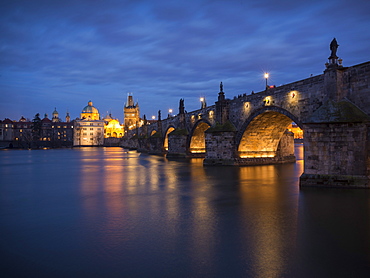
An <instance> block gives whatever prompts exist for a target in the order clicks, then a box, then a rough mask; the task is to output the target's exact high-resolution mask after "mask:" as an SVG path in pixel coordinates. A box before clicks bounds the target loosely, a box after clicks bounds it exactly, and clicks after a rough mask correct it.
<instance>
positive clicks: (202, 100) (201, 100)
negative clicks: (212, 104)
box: [199, 97, 207, 109]
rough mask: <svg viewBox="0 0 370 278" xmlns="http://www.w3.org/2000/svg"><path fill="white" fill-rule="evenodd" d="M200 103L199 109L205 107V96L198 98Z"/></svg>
mask: <svg viewBox="0 0 370 278" xmlns="http://www.w3.org/2000/svg"><path fill="white" fill-rule="evenodd" d="M199 100H200V103H201V107H200V108H201V109H203V108H206V106H207V105H206V100H205V98H204V97H201V98H200V99H199Z"/></svg>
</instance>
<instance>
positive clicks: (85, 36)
mask: <svg viewBox="0 0 370 278" xmlns="http://www.w3.org/2000/svg"><path fill="white" fill-rule="evenodd" d="M369 11H370V1H366V0H363V1H359V0H354V1H340V0H336V1H333V0H328V1H316V0H312V1H305V2H303V1H296V0H295V1H293V0H282V1H272V0H269V1H253V0H252V1H250V0H200V1H176V0H173V1H169V0H166V1H163V0H162V1H161V0H157V1H150V0H146V1H145V0H144V1H140V0H130V1H119V0H110V1H98V0H96V1H91V0H74V1H72V0H64V1H59V0H56V1H47V0H34V1H17V0H14V1H4V0H1V1H0V120H4V118H10V119H12V120H19V119H20V117H21V116H24V117H26V118H30V119H32V118H33V117H34V115H35V114H36V113H40V115H41V116H43V115H44V114H45V113H47V114H48V116H49V118H51V117H52V112H53V111H54V108H56V109H57V111H58V112H59V115H60V117H61V118H64V117H65V115H66V112H67V111H68V112H69V113H70V116H71V118H72V119H74V118H76V117H79V114H80V112H81V110H82V109H83V107H85V106H86V105H87V102H88V101H89V100H91V101H92V102H93V104H94V106H95V107H96V108H98V109H99V112H100V114H101V117H104V116H105V115H106V114H107V113H111V114H112V116H113V117H114V118H118V119H119V120H120V122H122V121H123V106H124V103H125V102H126V100H127V95H128V93H132V95H133V97H134V100H135V102H138V103H139V106H140V114H141V116H143V115H144V114H145V115H146V116H147V118H148V119H150V118H151V116H152V115H155V116H157V113H158V110H161V111H162V115H164V116H165V115H167V113H168V110H169V109H173V111H174V114H176V113H177V112H178V106H179V100H180V98H183V99H184V100H185V109H186V110H187V111H193V110H196V109H199V108H200V106H201V104H200V98H201V97H205V98H206V101H207V104H208V105H212V104H214V102H215V101H216V100H217V94H218V91H219V84H220V82H221V81H222V82H223V85H224V92H225V95H226V97H227V98H233V97H234V96H236V95H238V94H243V93H247V94H250V93H251V91H254V92H259V91H262V90H263V89H264V86H265V79H264V75H263V74H264V72H269V84H271V85H276V86H279V85H282V84H287V83H291V82H294V81H297V80H301V79H305V78H308V77H309V76H311V75H319V74H321V73H322V72H323V71H324V69H325V65H324V64H325V63H326V62H327V58H328V57H329V55H330V49H329V44H330V42H331V40H332V39H333V38H334V37H335V38H336V39H337V41H338V44H339V48H338V52H337V54H338V56H339V57H340V58H342V59H343V65H344V66H353V65H356V64H359V63H363V62H367V61H369V60H370V55H369V53H370V32H369V31H368V30H369V27H370V16H369Z"/></svg>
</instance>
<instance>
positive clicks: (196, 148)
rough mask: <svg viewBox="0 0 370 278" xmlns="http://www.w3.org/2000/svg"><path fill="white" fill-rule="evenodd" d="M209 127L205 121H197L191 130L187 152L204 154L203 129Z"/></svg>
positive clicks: (204, 140) (204, 139)
mask: <svg viewBox="0 0 370 278" xmlns="http://www.w3.org/2000/svg"><path fill="white" fill-rule="evenodd" d="M210 127H211V124H210V123H208V122H206V121H199V122H198V123H197V124H196V125H194V127H193V130H192V132H191V137H190V143H189V152H190V153H192V154H204V153H205V152H206V138H205V133H204V132H205V131H206V130H207V129H208V128H210Z"/></svg>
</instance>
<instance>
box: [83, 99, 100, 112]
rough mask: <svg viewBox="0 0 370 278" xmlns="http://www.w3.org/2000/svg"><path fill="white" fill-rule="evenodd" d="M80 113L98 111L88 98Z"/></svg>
mask: <svg viewBox="0 0 370 278" xmlns="http://www.w3.org/2000/svg"><path fill="white" fill-rule="evenodd" d="M82 113H99V111H98V109H96V108H95V107H94V106H93V103H92V101H91V100H90V101H89V102H88V103H87V106H85V107H84V109H82Z"/></svg>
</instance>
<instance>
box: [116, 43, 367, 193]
mask: <svg viewBox="0 0 370 278" xmlns="http://www.w3.org/2000/svg"><path fill="white" fill-rule="evenodd" d="M330 49H331V55H330V57H329V58H328V62H327V63H326V69H325V71H324V72H323V74H321V75H318V76H312V77H310V78H307V79H303V80H300V81H296V82H293V83H290V84H286V85H282V86H279V87H273V88H269V87H267V86H266V90H264V91H261V92H258V93H252V94H250V95H246V94H244V95H239V96H235V97H234V98H233V99H227V98H226V97H225V92H223V85H222V83H221V84H220V91H219V93H218V100H217V101H216V103H215V104H214V105H211V106H206V105H205V103H204V105H202V108H201V109H199V110H196V111H192V112H189V113H187V112H185V107H184V100H183V99H181V100H180V105H179V113H178V114H177V115H176V116H171V115H169V116H168V117H167V118H165V119H161V115H160V112H159V115H158V116H159V118H158V121H157V122H155V123H152V124H150V125H149V124H148V123H147V122H145V123H144V125H143V126H142V127H140V128H137V129H134V130H131V131H129V132H128V134H126V135H125V138H124V140H123V141H122V146H124V147H129V148H136V149H138V151H141V152H148V153H151V154H166V155H167V157H204V162H203V163H204V165H262V164H278V163H289V162H294V161H295V156H294V140H293V134H292V133H290V132H288V131H287V127H288V125H289V124H290V123H292V122H295V123H296V124H297V125H298V126H299V127H300V128H301V129H302V130H303V131H304V173H303V174H302V176H301V177H300V186H327V187H367V188H369V187H370V141H369V138H370V98H369V95H370V62H366V63H362V64H359V65H355V66H351V67H344V66H342V61H341V59H338V57H337V56H336V50H337V44H336V41H335V40H333V41H332V43H331V45H330Z"/></svg>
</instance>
